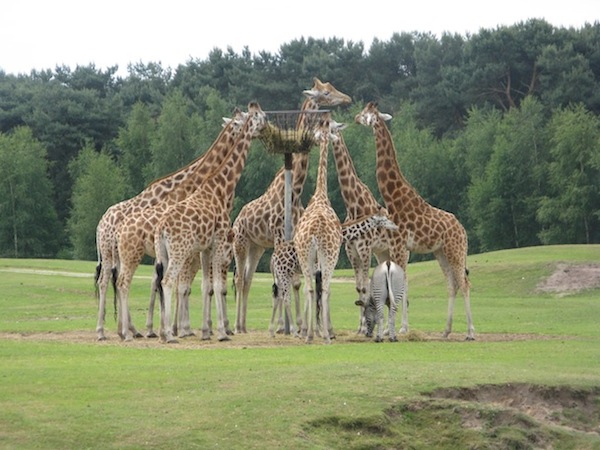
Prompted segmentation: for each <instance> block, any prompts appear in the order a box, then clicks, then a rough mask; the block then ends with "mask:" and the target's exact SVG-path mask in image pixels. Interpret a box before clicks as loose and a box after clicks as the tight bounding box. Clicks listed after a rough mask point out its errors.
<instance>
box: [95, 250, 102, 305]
mask: <svg viewBox="0 0 600 450" xmlns="http://www.w3.org/2000/svg"><path fill="white" fill-rule="evenodd" d="M101 273H102V261H101V260H98V264H97V265H96V274H95V275H94V290H95V294H96V300H98V299H99V298H100V288H99V287H98V282H99V281H100V274H101Z"/></svg>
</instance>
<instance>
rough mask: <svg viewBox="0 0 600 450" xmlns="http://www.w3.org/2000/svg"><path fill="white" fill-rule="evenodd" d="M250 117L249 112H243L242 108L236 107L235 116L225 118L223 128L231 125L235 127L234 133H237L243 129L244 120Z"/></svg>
mask: <svg viewBox="0 0 600 450" xmlns="http://www.w3.org/2000/svg"><path fill="white" fill-rule="evenodd" d="M247 116H248V113H247V112H243V111H242V110H241V109H240V108H238V107H236V108H235V109H234V110H233V114H232V115H231V117H223V128H225V127H226V126H227V125H229V124H230V123H231V124H232V127H233V132H234V133H237V132H239V131H240V130H241V129H242V126H243V125H244V120H245V119H246V117H247Z"/></svg>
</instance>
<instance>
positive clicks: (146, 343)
mask: <svg viewBox="0 0 600 450" xmlns="http://www.w3.org/2000/svg"><path fill="white" fill-rule="evenodd" d="M200 334H201V333H200V332H198V333H197V335H195V336H188V337H185V338H179V339H178V342H177V343H175V344H165V343H162V342H161V341H160V340H159V339H156V338H146V337H142V338H139V339H134V340H133V341H130V342H123V341H122V340H121V339H120V338H119V336H118V335H117V334H116V333H110V332H107V333H106V337H107V339H106V340H105V341H98V340H97V339H96V333H95V332H93V331H67V332H39V333H38V332H24V333H7V332H0V340H2V339H10V340H24V341H52V342H66V343H71V344H94V345H119V346H127V347H138V348H156V347H162V348H169V349H178V348H180V349H207V350H208V349H216V348H232V349H240V348H259V347H260V348H274V347H282V346H295V345H306V344H305V342H304V339H300V338H298V337H295V336H291V335H283V334H278V335H276V336H275V337H274V338H272V337H271V336H270V334H269V333H268V332H267V331H259V330H251V331H250V332H249V333H245V334H237V335H233V336H231V339H230V340H229V341H222V342H219V341H218V340H217V339H216V338H214V337H213V338H212V339H210V340H201V339H200V337H199V336H200ZM398 339H399V343H400V345H401V344H402V343H407V342H415V341H419V342H454V343H463V344H465V345H469V342H468V341H465V336H464V334H462V333H454V334H451V335H450V336H449V337H448V338H443V337H442V333H424V332H421V331H417V330H413V331H410V332H409V333H408V334H407V335H399V336H398ZM550 339H556V340H561V339H562V340H564V339H568V337H564V336H562V337H561V336H544V335H536V334H526V333H522V334H509V333H480V334H478V335H477V336H476V341H475V342H505V341H529V340H550ZM332 342H333V345H335V344H349V343H356V344H364V345H398V343H392V342H388V341H385V342H384V343H382V344H378V343H375V342H374V341H373V339H372V338H367V337H365V336H362V335H357V334H356V333H355V332H354V331H349V330H341V331H339V332H338V333H337V334H336V337H335V339H334V340H333V341H332ZM311 345H325V344H324V343H323V340H322V339H321V338H319V337H315V339H314V341H313V344H311Z"/></svg>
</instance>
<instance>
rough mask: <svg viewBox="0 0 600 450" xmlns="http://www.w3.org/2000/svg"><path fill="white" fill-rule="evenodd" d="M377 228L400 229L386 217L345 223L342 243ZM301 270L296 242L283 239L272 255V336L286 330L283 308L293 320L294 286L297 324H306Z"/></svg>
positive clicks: (270, 331)
mask: <svg viewBox="0 0 600 450" xmlns="http://www.w3.org/2000/svg"><path fill="white" fill-rule="evenodd" d="M373 228H382V229H390V230H397V229H398V226H397V225H396V224H395V223H394V222H392V221H391V220H390V219H389V218H388V217H387V216H386V215H382V214H377V215H373V216H371V217H368V218H367V219H359V220H357V221H354V222H347V223H343V224H342V242H343V243H344V244H345V243H347V242H349V241H353V240H355V239H362V236H363V235H364V234H366V233H368V232H369V231H370V230H371V229H373ZM276 239H277V238H276ZM299 271H300V266H299V263H298V255H297V253H296V249H295V248H294V243H293V241H286V240H283V242H277V243H276V244H275V250H274V251H273V256H271V273H272V274H273V289H272V291H273V313H272V315H271V323H270V325H269V333H270V334H271V336H272V337H274V336H275V333H276V332H277V333H279V332H281V331H282V330H283V317H282V314H281V312H282V309H283V307H285V308H286V311H287V316H288V317H290V318H291V317H292V315H291V307H290V295H291V292H290V291H291V289H292V287H293V288H294V300H295V306H296V318H297V320H296V324H297V325H298V328H300V325H301V324H302V321H301V320H298V318H299V316H300V299H299V296H298V295H297V293H298V290H299V288H300V287H299V285H300V279H299V278H298V276H297V275H298V273H299ZM278 312H279V316H278V323H277V325H278V327H277V330H275V316H276V315H277V313H278ZM290 332H291V333H292V334H294V333H295V330H294V328H293V327H292V328H291V329H290Z"/></svg>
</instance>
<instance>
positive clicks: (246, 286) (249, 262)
mask: <svg viewBox="0 0 600 450" xmlns="http://www.w3.org/2000/svg"><path fill="white" fill-rule="evenodd" d="M264 252H265V250H264V249H263V248H261V247H256V246H251V247H250V248H249V249H248V254H247V257H246V262H245V264H244V265H243V267H242V270H241V272H242V273H238V276H239V277H241V282H240V285H241V288H240V289H239V290H236V308H237V317H236V324H235V332H236V333H247V332H248V330H247V328H246V315H247V312H248V295H249V293H250V286H251V284H252V278H253V276H254V273H255V272H256V267H257V266H258V262H259V261H260V257H261V256H262V255H263V253H264Z"/></svg>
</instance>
